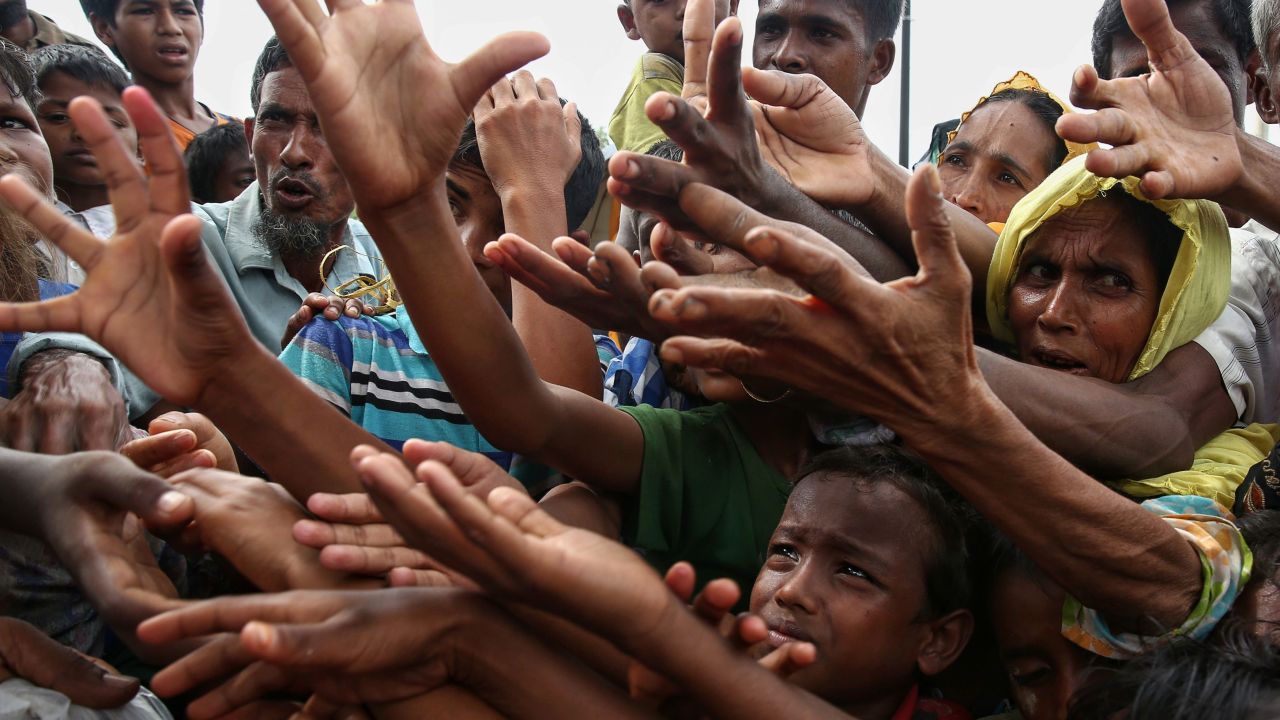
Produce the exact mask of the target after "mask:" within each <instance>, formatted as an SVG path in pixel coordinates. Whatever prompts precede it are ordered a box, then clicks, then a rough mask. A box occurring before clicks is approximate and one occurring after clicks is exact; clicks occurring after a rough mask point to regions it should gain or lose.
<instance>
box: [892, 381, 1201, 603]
mask: <svg viewBox="0 0 1280 720" xmlns="http://www.w3.org/2000/svg"><path fill="white" fill-rule="evenodd" d="M957 398H958V400H957V402H955V403H953V405H954V407H950V408H942V407H940V408H936V409H935V412H934V413H932V415H933V416H932V417H928V418H921V417H910V418H899V419H896V421H895V419H893V418H888V419H886V424H887V425H888V426H889V427H892V428H893V429H894V430H895V431H896V432H898V434H899V435H900V436H901V437H903V439H904V440H905V441H906V443H907V445H908V446H909V447H911V448H912V449H913V450H915V451H916V452H918V453H920V455H921V456H922V457H923V458H924V459H925V460H926V461H927V462H928V463H929V465H930V467H932V468H933V469H934V470H935V471H937V472H938V474H939V475H941V476H942V478H943V479H945V480H946V481H947V482H948V483H949V484H950V485H951V486H952V487H953V488H955V489H956V490H957V491H958V492H959V493H960V494H961V495H963V496H964V497H965V498H966V499H967V500H968V501H969V502H970V503H971V504H972V505H973V506H974V508H975V509H976V510H977V511H978V512H979V513H981V514H982V516H983V517H985V518H986V519H987V520H989V521H990V522H991V523H992V524H993V525H995V526H996V527H997V528H998V529H1000V530H1001V531H1002V532H1003V533H1005V535H1007V536H1008V537H1009V538H1010V539H1011V540H1012V541H1013V542H1014V544H1015V545H1017V546H1018V547H1019V548H1020V549H1021V550H1022V551H1023V552H1025V553H1026V554H1027V556H1028V557H1029V558H1031V560H1032V561H1034V562H1035V563H1036V564H1037V565H1038V566H1039V567H1040V569H1041V570H1043V571H1044V572H1045V573H1046V574H1048V575H1049V576H1050V577H1052V578H1053V579H1054V580H1055V581H1057V582H1058V583H1059V584H1060V585H1062V586H1063V588H1065V589H1066V591H1067V592H1068V593H1070V594H1071V595H1072V596H1074V597H1076V598H1077V599H1079V600H1080V602H1082V603H1084V605H1085V606H1087V607H1089V608H1092V609H1094V610H1097V611H1098V612H1100V613H1102V614H1103V615H1105V616H1106V617H1107V618H1108V619H1109V620H1111V621H1112V623H1113V627H1117V628H1119V627H1124V628H1139V627H1141V628H1147V627H1149V625H1147V624H1146V623H1147V622H1148V621H1151V622H1155V623H1157V624H1158V625H1159V626H1162V627H1178V626H1179V625H1181V624H1182V623H1183V622H1184V621H1185V620H1186V617H1187V614H1188V613H1189V612H1190V610H1191V608H1192V607H1193V606H1194V604H1195V602H1196V601H1197V600H1198V599H1199V597H1200V592H1201V589H1202V588H1201V585H1202V578H1201V566H1200V558H1199V555H1198V554H1197V553H1196V551H1195V550H1194V549H1193V548H1192V547H1191V545H1190V544H1189V543H1187V542H1186V541H1185V540H1184V539H1183V538H1182V537H1181V536H1180V535H1178V533H1177V531H1175V530H1174V529H1173V528H1172V527H1170V526H1169V525H1168V524H1167V523H1165V522H1164V521H1163V520H1162V519H1160V518H1159V517H1157V516H1155V515H1153V514H1151V513H1149V512H1147V511H1146V510H1145V509H1143V508H1142V507H1140V506H1139V505H1137V504H1135V503H1134V502H1132V501H1131V500H1129V499H1127V498H1125V497H1123V496H1121V495H1119V494H1117V493H1115V492H1112V491H1111V490H1110V489H1108V488H1106V487H1105V486H1103V485H1102V484H1101V483H1099V482H1097V481H1096V480H1094V479H1093V478H1091V477H1089V476H1088V475H1086V474H1084V473H1083V472H1081V471H1080V470H1078V469H1076V468H1075V467H1074V466H1072V465H1071V464H1070V463H1068V462H1067V461H1066V460H1065V459H1064V458H1063V457H1062V456H1060V455H1058V454H1056V453H1054V452H1053V451H1052V450H1050V449H1049V448H1048V447H1046V446H1045V445H1044V444H1042V443H1040V442H1039V441H1037V440H1036V439H1035V437H1034V436H1033V435H1032V434H1031V432H1030V431H1028V430H1027V428H1026V427H1024V426H1023V425H1022V424H1021V423H1020V422H1018V419H1017V418H1016V417H1015V416H1014V415H1013V413H1012V412H1010V411H1009V409H1008V408H1007V407H1005V406H1004V405H1003V404H1002V403H1001V402H1000V400H999V399H998V398H997V397H996V396H995V395H994V394H993V393H992V392H991V391H990V389H989V388H987V387H986V386H985V384H983V383H981V381H979V382H978V383H977V384H975V385H974V387H973V389H972V390H971V391H969V392H966V393H964V394H963V395H958V396H957Z"/></svg>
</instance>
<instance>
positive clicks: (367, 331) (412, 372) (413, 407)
mask: <svg viewBox="0 0 1280 720" xmlns="http://www.w3.org/2000/svg"><path fill="white" fill-rule="evenodd" d="M280 361H281V362H283V363H284V364H285V365H286V366H288V368H289V369H290V370H291V371H292V372H293V374H295V375H297V376H298V377H299V378H301V379H302V381H303V382H304V383H305V384H306V385H307V386H308V387H310V388H311V389H312V390H314V391H315V392H316V393H317V394H319V395H320V396H321V397H323V398H324V399H325V400H327V401H328V402H329V403H330V404H331V405H333V406H334V407H336V408H338V409H339V410H341V411H342V412H343V413H345V414H346V415H347V416H348V417H350V418H351V420H352V421H353V422H355V423H356V424H357V425H359V426H360V427H362V428H364V429H365V430H367V431H369V433H370V434H372V435H374V436H375V437H377V438H378V439H380V440H382V441H383V442H385V443H387V444H388V445H390V446H391V447H393V448H395V449H396V450H400V449H401V448H402V447H403V446H404V443H405V441H406V440H410V439H413V438H419V439H422V440H431V441H435V442H447V443H449V444H451V445H454V446H456V447H459V448H462V449H463V450H469V451H472V452H478V453H483V454H485V455H487V456H488V457H489V458H491V459H492V460H494V461H495V462H496V463H498V464H499V465H500V466H502V467H503V468H504V469H507V468H509V467H510V465H511V454H510V453H506V452H502V451H500V450H498V449H497V448H495V447H494V446H493V445H492V444H491V443H490V442H489V441H488V440H485V439H484V438H483V437H481V435H480V433H479V432H478V431H476V429H475V426H473V425H472V424H471V423H470V422H469V421H468V420H467V417H466V415H464V414H463V412H462V409H461V408H460V407H458V404H457V403H456V402H454V399H453V395H452V394H451V393H450V392H449V386H448V385H446V384H445V382H444V378H443V377H442V376H441V374H440V370H439V369H438V368H437V367H436V364H435V361H434V360H432V359H431V356H430V355H429V354H428V353H427V349H426V347H424V346H423V344H422V340H421V339H420V338H419V337H418V333H417V331H416V330H414V328H413V322H412V321H411V320H410V319H409V313H408V311H407V310H406V309H405V308H404V307H400V308H398V309H397V310H396V311H395V312H393V313H390V314H387V315H381V316H378V317H367V316H366V317H359V318H349V317H346V316H343V317H342V318H341V319H339V320H337V321H332V320H326V319H324V318H322V317H321V318H316V319H315V320H312V321H311V322H310V323H309V324H308V325H307V326H306V327H304V328H303V329H302V331H301V332H299V333H298V335H297V337H295V338H294V339H293V342H291V343H290V344H289V347H287V348H285V350H284V352H283V353H281V354H280Z"/></svg>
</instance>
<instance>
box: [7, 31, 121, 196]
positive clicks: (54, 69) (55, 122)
mask: <svg viewBox="0 0 1280 720" xmlns="http://www.w3.org/2000/svg"><path fill="white" fill-rule="evenodd" d="M31 59H32V61H33V62H34V63H35V69H36V82H37V84H38V85H39V87H40V94H41V99H40V104H39V105H37V106H36V115H37V119H38V120H39V122H40V130H41V131H42V132H43V133H44V139H45V142H46V143H48V145H49V154H50V155H51V156H52V158H53V187H54V190H55V191H56V192H57V193H58V199H59V200H61V201H62V202H64V203H66V205H67V206H68V207H70V208H71V209H72V210H75V211H76V212H83V211H85V210H89V209H90V208H96V207H101V206H104V205H107V204H109V203H110V200H109V199H108V197H107V183H106V181H105V180H104V179H103V177H102V173H101V171H99V170H98V162H97V161H96V160H94V158H93V154H92V153H90V152H89V149H88V148H87V147H85V144H84V142H83V141H82V140H81V138H80V134H79V133H77V132H76V130H75V128H74V127H72V125H71V116H70V115H68V114H67V105H69V104H70V103H71V101H72V100H73V99H75V98H77V97H80V96H81V95H87V96H89V97H91V98H93V99H94V100H97V101H98V102H99V103H101V104H102V108H103V109H104V110H105V111H106V113H107V117H109V118H111V122H112V123H113V124H114V125H115V126H116V128H118V130H119V133H120V139H121V140H123V141H124V145H125V149H126V150H128V151H129V152H130V153H131V154H133V155H137V154H138V132H137V130H135V129H134V127H133V123H132V122H130V121H129V116H128V114H126V113H125V111H124V104H123V102H122V101H121V99H120V94H121V93H123V92H124V89H125V88H126V87H128V86H129V77H128V76H127V75H125V73H124V71H123V70H121V69H120V66H119V65H116V64H115V63H114V62H112V61H111V60H110V58H108V57H107V56H106V55H104V54H103V53H102V51H101V50H98V49H96V48H87V47H84V46H81V45H52V46H50V47H46V48H41V49H40V50H37V51H36V52H35V53H33V54H32V56H31Z"/></svg>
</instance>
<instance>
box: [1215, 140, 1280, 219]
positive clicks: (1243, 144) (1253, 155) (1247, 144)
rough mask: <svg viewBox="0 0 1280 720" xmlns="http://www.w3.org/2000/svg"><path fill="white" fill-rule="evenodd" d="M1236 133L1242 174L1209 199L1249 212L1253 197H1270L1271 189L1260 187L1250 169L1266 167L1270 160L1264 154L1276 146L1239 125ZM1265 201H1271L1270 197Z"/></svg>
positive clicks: (1267, 153)
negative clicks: (1248, 208)
mask: <svg viewBox="0 0 1280 720" xmlns="http://www.w3.org/2000/svg"><path fill="white" fill-rule="evenodd" d="M1235 133H1236V148H1237V149H1238V150H1239V153H1240V161H1241V171H1240V176H1239V177H1237V178H1236V180H1235V182H1233V183H1232V184H1231V185H1230V186H1229V187H1227V188H1226V189H1225V190H1223V191H1222V193H1220V194H1219V195H1217V196H1216V197H1213V198H1209V199H1210V200H1213V201H1214V202H1216V203H1218V204H1219V205H1222V206H1223V207H1229V208H1233V209H1237V210H1240V211H1242V212H1247V210H1246V208H1247V207H1248V206H1249V205H1250V204H1251V202H1253V198H1258V197H1262V198H1269V197H1270V194H1271V192H1270V189H1268V188H1264V187H1260V185H1259V182H1258V179H1257V177H1256V176H1255V174H1254V173H1251V172H1250V169H1251V168H1256V167H1265V165H1266V164H1267V162H1268V161H1267V159H1266V158H1265V157H1264V156H1267V155H1270V154H1271V153H1272V152H1274V146H1272V145H1271V144H1270V143H1267V142H1266V141H1265V140H1262V139H1261V138H1258V137H1255V136H1253V135H1251V134H1249V133H1248V132H1247V131H1246V130H1245V129H1244V128H1241V127H1237V128H1236V129H1235ZM1264 202H1269V199H1266V200H1264Z"/></svg>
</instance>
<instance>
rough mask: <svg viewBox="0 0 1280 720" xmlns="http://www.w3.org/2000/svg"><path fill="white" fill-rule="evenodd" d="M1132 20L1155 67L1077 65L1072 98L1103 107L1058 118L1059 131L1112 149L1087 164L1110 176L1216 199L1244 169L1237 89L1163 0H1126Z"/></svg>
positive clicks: (1145, 188) (1152, 190) (1167, 192)
mask: <svg viewBox="0 0 1280 720" xmlns="http://www.w3.org/2000/svg"><path fill="white" fill-rule="evenodd" d="M1123 5H1124V12H1125V17H1126V18H1127V19H1128V21H1129V27H1130V28H1132V29H1133V33H1134V35H1136V36H1137V37H1138V39H1139V40H1141V41H1142V42H1143V44H1144V45H1146V47H1147V55H1148V58H1149V61H1150V65H1151V72H1150V73H1149V74H1146V75H1142V76H1140V77H1134V78H1117V79H1115V80H1101V79H1099V78H1098V73H1097V72H1096V71H1095V70H1094V69H1093V68H1092V67H1088V66H1085V67H1082V68H1080V69H1078V70H1076V73H1075V77H1074V78H1073V79H1072V87H1071V102H1072V103H1074V104H1075V105H1077V106H1079V107H1083V108H1090V109H1094V110H1098V112H1096V113H1093V114H1088V115H1086V114H1081V113H1070V114H1067V115H1063V116H1062V118H1061V119H1060V120H1058V134H1059V135H1061V136H1062V137H1064V138H1066V139H1068V140H1071V141H1074V142H1081V143H1089V142H1099V143H1105V144H1107V145H1111V146H1113V147H1111V148H1109V149H1100V150H1094V151H1093V152H1091V153H1089V159H1088V160H1087V161H1086V167H1088V168H1089V171H1090V172H1092V173H1094V174H1096V175H1102V176H1104V177H1116V178H1125V177H1129V176H1138V177H1141V178H1142V186H1141V187H1142V192H1143V193H1144V194H1145V195H1146V196H1147V197H1149V198H1152V199H1160V198H1189V199H1199V198H1215V197H1218V196H1220V195H1222V194H1223V193H1225V192H1227V191H1228V190H1230V189H1231V187H1232V185H1234V184H1235V183H1236V181H1237V180H1239V178H1240V176H1241V174H1242V173H1243V170H1244V165H1243V162H1242V160H1241V156H1240V149H1239V145H1238V141H1237V137H1238V133H1239V128H1238V127H1237V126H1236V123H1235V116H1234V114H1233V111H1232V106H1231V94H1230V93H1229V92H1228V91H1227V87H1226V85H1224V84H1223V82H1222V79H1221V78H1220V77H1218V74H1217V73H1216V72H1214V70H1213V67H1212V66H1210V65H1209V63H1208V62H1206V61H1205V60H1204V59H1203V58H1201V57H1200V55H1199V54H1198V53H1197V52H1196V49H1195V48H1194V47H1193V46H1192V45H1191V42H1190V41H1189V40H1187V38H1186V36H1185V35H1183V34H1182V33H1180V32H1178V29H1177V28H1176V27H1174V25H1173V20H1172V19H1171V18H1170V17H1169V8H1168V6H1167V5H1166V4H1165V3H1164V2H1162V1H1161V0H1124V3H1123Z"/></svg>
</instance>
